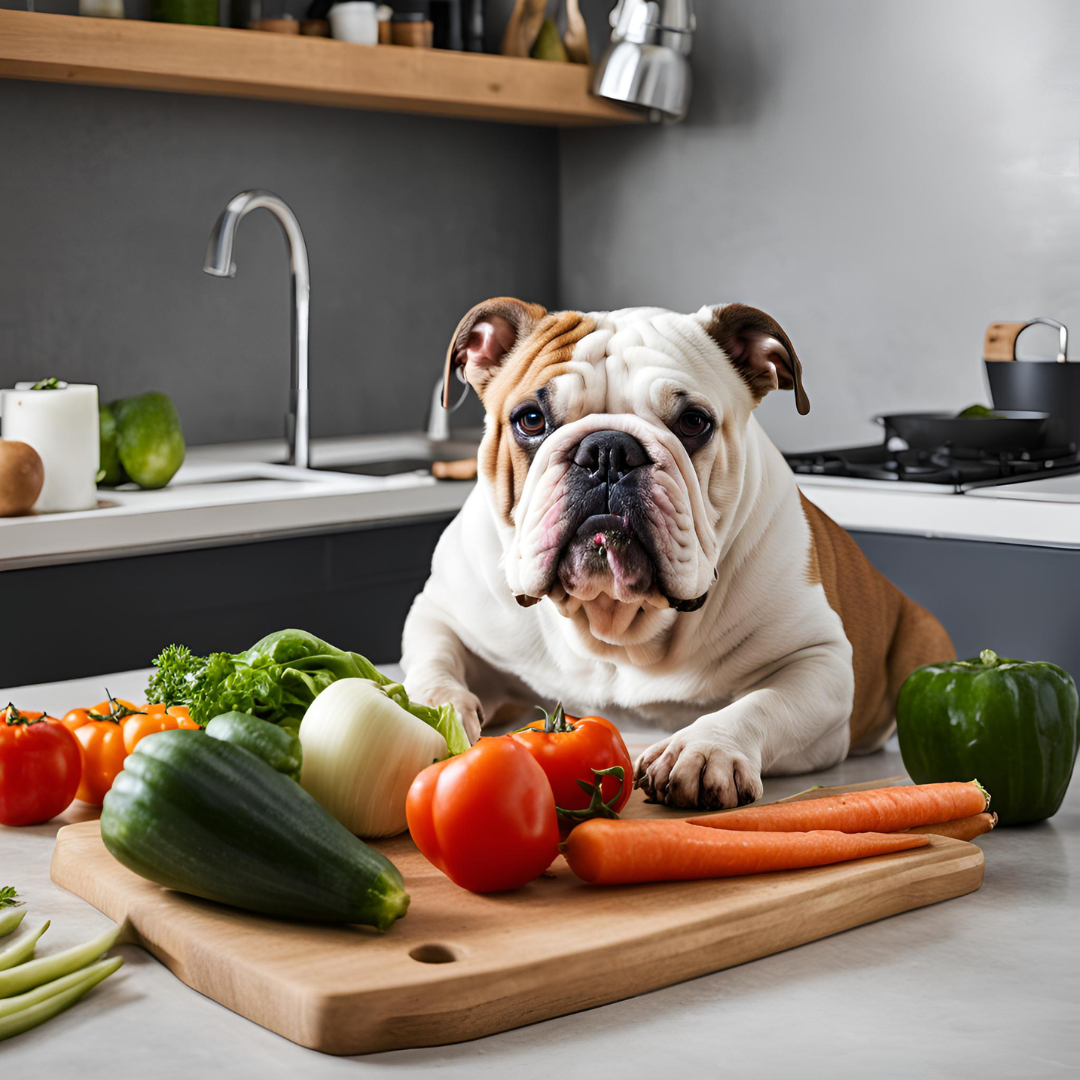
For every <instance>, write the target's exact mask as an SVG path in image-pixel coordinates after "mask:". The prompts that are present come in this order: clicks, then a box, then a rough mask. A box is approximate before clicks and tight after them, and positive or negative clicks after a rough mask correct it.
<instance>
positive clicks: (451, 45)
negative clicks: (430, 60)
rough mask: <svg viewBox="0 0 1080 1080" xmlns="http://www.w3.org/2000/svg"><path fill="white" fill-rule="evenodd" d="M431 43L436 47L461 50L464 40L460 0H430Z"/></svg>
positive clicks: (454, 50)
mask: <svg viewBox="0 0 1080 1080" xmlns="http://www.w3.org/2000/svg"><path fill="white" fill-rule="evenodd" d="M430 3H431V25H432V36H431V43H432V45H433V46H434V48H436V49H450V50H452V51H453V52H462V51H463V50H464V48H465V42H464V40H463V38H462V36H461V0H430Z"/></svg>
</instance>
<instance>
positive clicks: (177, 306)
mask: <svg viewBox="0 0 1080 1080" xmlns="http://www.w3.org/2000/svg"><path fill="white" fill-rule="evenodd" d="M0 148H2V149H0V385H8V386H9V385H11V384H12V383H13V382H14V381H16V380H17V379H26V378H37V377H40V376H41V375H44V374H56V375H57V376H60V377H63V378H66V379H69V380H73V381H91V382H97V383H99V384H100V386H101V391H102V396H103V398H104V399H106V400H108V399H110V398H114V397H118V396H122V395H127V394H133V393H138V392H140V391H143V390H147V389H160V390H164V391H166V392H168V393H169V394H170V395H172V397H173V398H174V399H175V401H176V403H177V405H178V407H179V409H180V412H181V416H182V418H183V423H184V428H185V432H186V434H187V437H188V441H189V442H192V443H205V442H218V441H233V440H241V439H252V438H272V437H276V436H279V435H280V434H281V433H282V431H283V420H282V417H283V414H284V412H285V409H286V407H287V402H288V383H289V276H288V262H287V258H286V251H285V244H284V240H283V238H282V236H281V234H280V230H279V227H278V225H277V223H276V222H275V221H274V219H273V218H272V217H271V216H270V215H269V214H267V213H265V212H258V213H255V214H252V215H251V216H250V217H248V218H247V219H246V220H245V221H244V222H243V224H242V225H241V226H240V231H239V234H238V237H237V244H236V263H237V267H238V272H237V275H236V278H235V279H233V280H222V279H217V278H212V277H209V276H208V275H206V274H204V273H202V270H201V267H202V261H203V256H204V253H205V250H206V241H207V237H208V235H209V232H210V228H211V226H212V225H213V223H214V221H215V219H216V217H217V215H218V214H219V213H220V211H221V209H222V207H223V206H224V205H225V202H226V201H227V200H228V199H229V198H230V197H231V196H232V195H234V194H236V192H238V191H240V190H242V189H244V188H247V187H266V188H269V189H271V190H272V191H275V192H277V193H278V194H279V195H281V196H282V197H283V198H284V199H285V200H286V201H288V202H289V203H290V204H291V205H292V207H293V208H294V210H295V211H296V213H297V215H298V217H299V219H300V222H301V225H302V227H303V229H304V232H305V235H306V237H307V242H308V247H309V255H310V260H311V276H312V309H311V320H312V323H311V367H312V406H311V408H312V430H313V433H314V434H315V435H336V434H349V433H354V432H365V431H387V430H401V429H406V428H417V427H422V426H423V424H424V422H425V418H426V413H427V408H428V402H429V400H430V390H431V387H432V385H433V384H434V381H435V379H436V378H437V376H438V374H439V373H440V370H441V365H442V360H443V356H444V354H445V350H446V344H447V342H448V340H449V338H450V334H451V332H452V331H453V328H454V326H455V325H456V324H457V321H458V319H459V318H460V317H461V315H463V314H464V312H465V311H466V309H467V308H468V307H470V306H471V305H472V304H474V303H476V302H477V301H478V300H481V299H483V298H485V297H487V296H490V295H493V294H499V293H503V292H510V293H520V294H522V295H526V296H535V297H537V298H538V299H542V300H544V301H546V302H547V303H553V302H554V300H555V296H556V269H557V267H556V263H557V250H556V248H557V230H556V227H555V219H556V216H557V210H558V205H557V200H558V191H557V188H558V182H557V181H558V177H557V163H556V159H557V135H556V134H555V133H554V132H553V131H550V130H542V129H536V128H520V127H510V126H505V125H498V124H490V123H472V122H466V121H452V120H444V119H431V118H424V117H412V116H395V115H387V114H376V113H364V112H354V111H349V110H343V109H330V108H317V107H309V106H301V105H286V104H279V103H276V102H255V101H242V100H236V99H220V98H210V97H194V96H185V95H174V94H160V93H146V92H140V91H130V90H111V89H96V88H85V87H77V86H62V85H54V84H47V83H31V82H18V81H12V80H0ZM463 413H464V414H465V416H466V417H467V418H469V417H471V418H473V419H475V418H476V417H477V416H478V413H477V412H476V409H475V405H473V406H471V409H470V410H463Z"/></svg>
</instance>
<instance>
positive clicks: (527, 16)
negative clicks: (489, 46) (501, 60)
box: [499, 0, 547, 56]
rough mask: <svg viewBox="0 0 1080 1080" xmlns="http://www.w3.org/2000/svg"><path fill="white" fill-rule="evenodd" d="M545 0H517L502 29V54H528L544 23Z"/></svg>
mask: <svg viewBox="0 0 1080 1080" xmlns="http://www.w3.org/2000/svg"><path fill="white" fill-rule="evenodd" d="M546 13H547V0H517V2H516V3H515V4H514V10H513V11H512V12H511V13H510V18H509V19H508V20H507V23H506V29H505V30H504V31H503V39H502V47H501V48H500V50H499V51H500V52H501V53H502V54H503V56H528V55H529V54H530V53H531V52H532V47H533V45H535V44H536V39H537V36H538V35H539V33H540V27H541V26H543V25H544V16H545V15H546Z"/></svg>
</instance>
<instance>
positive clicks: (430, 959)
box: [409, 945, 457, 964]
mask: <svg viewBox="0 0 1080 1080" xmlns="http://www.w3.org/2000/svg"><path fill="white" fill-rule="evenodd" d="M409 955H410V956H411V957H412V958H413V959H414V960H419V961H420V963H421V964H452V963H453V962H454V961H455V960H456V959H457V957H456V956H455V955H454V954H453V952H452V951H451V950H450V949H448V948H447V947H446V946H445V945H417V946H416V948H414V949H410V950H409Z"/></svg>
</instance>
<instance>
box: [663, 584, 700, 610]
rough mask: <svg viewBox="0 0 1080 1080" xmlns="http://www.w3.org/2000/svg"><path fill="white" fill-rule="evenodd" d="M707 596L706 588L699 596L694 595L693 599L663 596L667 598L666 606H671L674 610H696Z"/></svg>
mask: <svg viewBox="0 0 1080 1080" xmlns="http://www.w3.org/2000/svg"><path fill="white" fill-rule="evenodd" d="M708 597H709V590H708V589H706V590H705V592H703V593H702V594H701V595H700V596H695V597H694V598H693V600H675V599H673V598H672V597H670V596H665V597H664V599H665V600H667V602H668V606H669V607H673V608H674V609H675V610H676V611H681V612H687V611H697V610H698V608H700V607H702V606H703V605H704V603H705V601H706V600H707V599H708Z"/></svg>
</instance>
